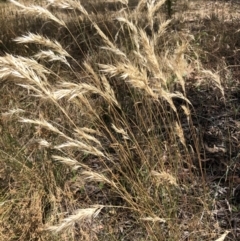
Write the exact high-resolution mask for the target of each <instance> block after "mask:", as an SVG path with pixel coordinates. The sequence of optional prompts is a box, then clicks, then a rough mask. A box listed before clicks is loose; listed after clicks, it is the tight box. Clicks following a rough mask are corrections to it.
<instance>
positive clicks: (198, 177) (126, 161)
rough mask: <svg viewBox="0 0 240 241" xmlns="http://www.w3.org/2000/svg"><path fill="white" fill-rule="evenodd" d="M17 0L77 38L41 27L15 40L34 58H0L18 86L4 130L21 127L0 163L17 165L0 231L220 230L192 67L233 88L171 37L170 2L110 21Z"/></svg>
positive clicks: (143, 236) (134, 234)
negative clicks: (190, 84)
mask: <svg viewBox="0 0 240 241" xmlns="http://www.w3.org/2000/svg"><path fill="white" fill-rule="evenodd" d="M10 2H12V3H13V4H15V5H16V6H17V7H19V8H20V10H21V11H22V12H23V13H24V14H26V16H29V15H30V16H31V18H35V17H41V18H43V19H45V20H46V22H51V23H52V24H53V25H54V26H57V29H59V31H62V30H64V31H65V34H66V35H67V36H69V38H70V39H72V40H73V42H72V43H68V42H65V43H64V41H63V42H62V43H61V42H60V41H57V40H55V39H53V38H52V36H53V34H52V33H50V36H47V35H41V34H40V33H38V29H36V30H35V32H34V33H31V32H26V33H25V34H24V35H22V36H19V37H16V38H15V39H14V40H13V41H14V42H16V43H18V44H19V48H23V49H24V48H33V49H34V50H36V52H35V53H34V54H32V55H31V56H16V55H12V54H6V55H4V56H1V57H0V79H1V81H2V82H4V84H5V85H7V86H11V87H12V88H14V89H15V90H16V91H15V92H14V91H13V92H11V91H12V90H10V89H7V91H8V92H7V93H15V94H19V93H21V94H20V95H19V99H17V101H16V100H15V99H16V98H17V97H16V96H11V95H10V96H9V97H8V98H9V99H10V98H13V99H14V103H15V104H14V105H12V104H11V103H9V104H8V107H9V108H10V107H11V108H10V109H7V107H6V110H5V111H3V112H2V121H3V125H5V123H8V124H9V125H10V124H11V126H13V128H14V129H16V130H17V131H16V132H13V133H14V134H15V136H14V135H13V134H11V130H10V129H9V130H3V131H2V133H3V139H2V140H4V142H5V147H6V148H5V149H4V150H2V152H1V165H2V166H4V169H5V170H7V169H8V170H9V172H11V174H9V175H10V176H8V177H7V179H6V183H5V184H4V188H5V189H3V191H1V196H0V197H1V207H0V215H1V221H0V223H1V225H0V226H1V228H0V234H1V235H2V237H4V239H6V240H40V239H41V240H54V239H55V240H123V239H124V240H128V239H131V240H158V241H161V240H185V236H188V238H189V240H203V239H202V238H205V239H204V240H208V238H209V237H215V236H216V237H217V236H218V230H217V228H216V232H215V233H213V232H212V231H211V228H212V227H210V226H209V225H208V221H209V220H211V218H212V214H211V212H210V211H211V208H212V206H211V205H212V201H211V199H210V193H209V190H208V188H207V186H206V185H205V182H204V176H203V173H201V169H200V168H199V167H201V162H200V151H201V140H200V139H199V138H200V135H199V133H198V132H197V128H195V127H194V125H193V123H192V120H191V115H192V112H193V111H194V110H193V107H192V104H191V102H190V101H189V100H188V96H187V92H186V83H187V81H188V79H189V78H190V76H191V74H192V73H193V72H195V73H197V74H198V75H199V76H205V77H206V79H208V80H209V83H210V82H211V81H212V82H215V84H216V85H217V87H218V88H219V89H220V91H221V93H222V95H223V96H224V92H223V89H222V87H221V83H220V80H219V79H218V76H217V75H216V74H213V73H212V72H210V71H203V70H202V69H201V64H200V63H198V64H197V65H196V60H195V59H194V52H193V51H192V48H191V46H190V44H191V39H192V38H191V36H188V35H184V36H181V37H180V36H178V35H176V34H173V33H172V32H171V21H170V20H165V16H164V15H163V13H162V11H161V9H162V7H163V6H164V1H145V0H141V1H139V2H138V4H136V7H135V8H134V9H133V8H131V9H130V8H128V1H119V2H120V5H118V6H119V8H120V9H119V11H118V12H117V13H116V12H114V13H111V12H110V13H109V16H105V17H104V15H103V16H99V15H101V13H99V15H97V14H95V13H93V12H88V11H87V10H86V9H85V8H84V6H83V5H81V3H80V1H74V0H71V1H66V2H65V1H48V4H47V6H46V7H40V6H34V5H31V6H25V5H23V4H21V3H18V2H16V1H13V0H11V1H10ZM50 9H51V11H50ZM96 10H97V9H96ZM68 16H69V18H68ZM68 19H71V21H69V20H68ZM99 19H102V20H101V21H99ZM104 20H106V24H105V23H104ZM109 20H111V21H109ZM73 21H74V22H73ZM73 23H74V26H75V29H76V32H78V33H79V36H82V39H81V40H80V39H79V36H75V35H74V34H75V33H74V32H72V31H71V29H72V25H71V24H73ZM83 26H85V27H84V28H83ZM90 29H91V31H90ZM39 31H40V30H39ZM171 35H172V36H171ZM65 37H66V36H62V38H65ZM83 42H84V44H83ZM64 44H65V45H64ZM26 46H28V47H26ZM71 46H74V47H73V48H71ZM75 56H79V58H77V57H75ZM195 65H196V66H195ZM9 91H10V92H9ZM186 134H188V135H190V137H191V138H190V139H186V138H185V135H186ZM12 146H14V148H15V149H13V150H12V154H11V155H10V154H9V148H11V147H12ZM13 220H16V221H17V223H14V221H13ZM186 226H187V230H186Z"/></svg>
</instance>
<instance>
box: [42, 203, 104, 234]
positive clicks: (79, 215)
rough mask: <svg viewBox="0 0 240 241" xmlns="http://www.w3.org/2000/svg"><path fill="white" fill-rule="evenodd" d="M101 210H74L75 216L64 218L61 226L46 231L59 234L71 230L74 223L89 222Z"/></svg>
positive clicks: (95, 208)
mask: <svg viewBox="0 0 240 241" xmlns="http://www.w3.org/2000/svg"><path fill="white" fill-rule="evenodd" d="M102 208H103V206H97V207H94V208H85V209H78V210H76V214H73V215H70V216H69V217H67V218H65V219H64V220H63V221H62V223H61V224H59V225H55V226H50V227H48V228H46V229H47V230H49V231H51V232H54V233H59V232H62V231H66V230H69V229H71V228H73V227H74V224H75V223H80V224H84V222H86V221H88V222H91V221H92V220H93V219H94V218H96V217H97V216H98V215H99V213H100V211H101V209H102Z"/></svg>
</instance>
